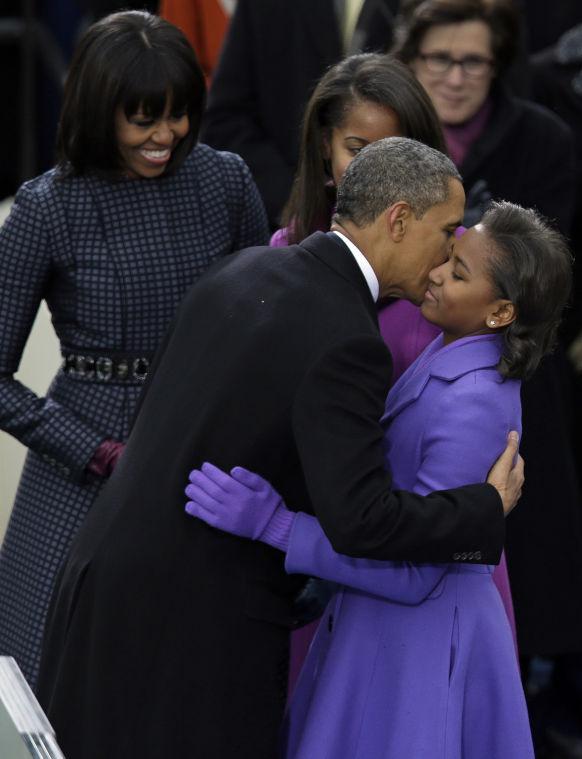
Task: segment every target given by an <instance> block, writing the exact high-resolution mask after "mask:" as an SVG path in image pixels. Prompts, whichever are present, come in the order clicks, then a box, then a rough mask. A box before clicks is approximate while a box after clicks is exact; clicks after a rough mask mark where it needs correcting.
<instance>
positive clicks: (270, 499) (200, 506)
mask: <svg viewBox="0 0 582 759" xmlns="http://www.w3.org/2000/svg"><path fill="white" fill-rule="evenodd" d="M189 480H190V484H189V485H188V486H187V487H186V490H185V493H186V495H187V496H188V498H189V499H190V500H189V501H188V503H187V504H186V512H187V513H188V514H190V515H191V516H193V517H198V519H202V520H203V521H204V522H206V524H209V525H211V526H212V527H216V528H217V529H219V530H223V531H224V532H230V533H231V534H233V535H239V536H240V537H243V538H251V539H253V540H258V539H259V540H260V539H262V538H264V532H265V529H266V528H267V526H268V525H269V524H270V523H271V520H272V518H273V516H274V514H275V512H277V511H279V513H280V512H281V511H282V512H287V514H288V515H289V517H291V516H292V515H291V513H290V512H288V511H287V508H286V506H285V504H284V503H283V499H282V498H281V496H280V495H279V493H277V491H276V490H275V489H274V488H273V487H272V486H271V485H270V484H269V483H268V482H267V481H266V480H264V479H263V478H262V477H260V476H259V475H258V474H254V473H253V472H249V471H248V470H247V469H243V468H242V467H240V466H238V467H235V468H234V469H232V470H231V473H230V474H227V473H226V472H223V471H222V470H221V469H219V468H218V467H216V466H214V465H213V464H209V463H205V464H203V465H202V467H201V469H194V470H193V471H192V472H190V475H189ZM282 516H283V515H282ZM265 542H269V543H270V542H271V541H269V540H265ZM271 545H272V543H271ZM277 547H281V546H279V545H277Z"/></svg>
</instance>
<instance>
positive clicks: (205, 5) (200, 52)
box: [159, 0, 236, 86]
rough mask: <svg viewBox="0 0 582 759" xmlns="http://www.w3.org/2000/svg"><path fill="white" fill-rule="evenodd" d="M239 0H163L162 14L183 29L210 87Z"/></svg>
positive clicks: (161, 4)
mask: <svg viewBox="0 0 582 759" xmlns="http://www.w3.org/2000/svg"><path fill="white" fill-rule="evenodd" d="M235 5H236V0H160V7H159V13H160V16H163V18H165V19H167V20H168V21H170V23H172V24H175V25H176V26H177V27H178V28H179V29H181V30H182V31H183V32H184V34H185V35H186V37H187V38H188V40H189V42H190V44H191V45H192V47H193V48H194V51H195V53H196V57H197V58H198V62H199V63H200V66H201V67H202V71H203V72H204V76H205V78H206V85H207V86H210V82H211V79H212V74H213V72H214V69H215V68H216V64H217V63H218V56H219V55H220V50H221V48H222V42H223V38H224V35H225V34H226V30H227V29H228V24H229V22H230V17H231V16H232V14H233V11H234V7H235Z"/></svg>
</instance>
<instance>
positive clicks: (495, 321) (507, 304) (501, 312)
mask: <svg viewBox="0 0 582 759" xmlns="http://www.w3.org/2000/svg"><path fill="white" fill-rule="evenodd" d="M516 317H517V311H516V309H515V305H514V304H513V303H512V302H511V301H510V300H496V301H495V303H494V304H493V306H492V308H491V309H490V310H489V312H488V314H487V316H486V317H485V324H486V326H487V327H489V329H501V328H502V327H507V325H508V324H511V322H513V321H515V319H516Z"/></svg>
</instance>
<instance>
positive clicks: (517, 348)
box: [481, 202, 573, 378]
mask: <svg viewBox="0 0 582 759" xmlns="http://www.w3.org/2000/svg"><path fill="white" fill-rule="evenodd" d="M481 224H482V225H483V226H484V227H485V231H486V233H487V236H488V238H489V239H490V240H491V242H492V243H493V254H492V256H491V259H490V263H489V271H490V274H491V277H492V280H493V283H494V288H495V291H496V293H495V297H497V298H506V299H507V300H510V301H511V302H512V303H513V304H514V306H515V310H516V318H515V321H514V322H512V323H511V324H510V325H509V326H508V327H506V328H505V330H504V349H503V355H502V357H501V361H500V362H499V366H498V369H499V372H500V373H501V375H502V376H503V377H519V378H527V377H529V376H531V374H532V373H533V371H534V370H535V369H536V367H537V365H538V364H539V362H540V361H541V359H542V357H543V356H544V354H546V353H548V352H550V350H551V349H552V347H553V345H554V342H555V340H556V333H557V330H558V326H559V324H560V318H561V315H562V310H563V308H564V306H565V305H566V303H567V301H568V298H569V296H570V290H571V287H572V262H573V260H572V255H571V254H570V251H569V250H568V245H567V243H566V241H565V239H564V238H563V237H562V235H561V234H560V233H559V232H558V231H557V230H556V229H554V228H552V227H551V226H550V225H549V224H548V223H547V222H546V221H545V220H544V218H543V217H542V216H540V214H538V213H537V212H536V211H533V210H532V209H530V208H522V207H521V206H518V205H515V204H514V203H507V202H499V203H493V204H492V205H491V207H490V209H489V210H488V211H486V212H485V214H484V216H483V218H482V219H481Z"/></svg>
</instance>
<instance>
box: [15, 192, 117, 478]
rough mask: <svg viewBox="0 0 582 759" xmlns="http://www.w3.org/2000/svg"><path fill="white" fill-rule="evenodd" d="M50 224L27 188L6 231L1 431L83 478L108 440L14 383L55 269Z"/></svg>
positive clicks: (20, 194)
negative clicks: (98, 448) (95, 453)
mask: <svg viewBox="0 0 582 759" xmlns="http://www.w3.org/2000/svg"><path fill="white" fill-rule="evenodd" d="M49 230H50V223H49V219H48V218H47V214H46V213H45V212H44V210H43V206H42V201H41V199H40V198H39V197H38V193H36V192H34V190H33V189H31V188H29V187H27V186H26V185H24V186H23V187H22V188H21V189H20V190H19V192H18V194H17V195H16V198H15V202H14V206H13V207H12V209H11V212H10V215H9V216H8V218H7V219H6V221H5V223H4V225H3V226H2V229H0V324H1V325H2V332H3V335H2V340H1V341H0V427H1V428H2V429H3V430H4V431H5V432H8V433H10V434H11V435H13V436H14V437H15V438H17V439H18V440H20V442H21V443H23V444H24V445H26V446H27V447H28V448H30V449H31V450H32V451H34V452H35V453H38V454H39V455H41V456H42V457H43V458H44V459H45V461H47V462H48V463H50V464H52V465H53V466H55V467H56V468H57V469H58V470H59V471H60V472H61V473H62V475H63V476H64V477H71V478H72V479H82V477H83V476H84V470H85V467H86V465H87V463H88V461H89V460H90V459H91V457H92V455H93V453H94V451H95V449H96V448H97V447H98V445H99V444H100V443H101V442H102V441H103V439H104V436H103V435H102V434H100V433H98V432H96V431H95V430H93V429H92V428H91V427H89V426H88V425H87V424H86V423H85V422H84V421H83V420H82V419H80V418H79V417H77V416H76V415H75V414H73V413H72V412H71V411H69V410H68V409H67V408H66V407H64V406H63V405H62V404H60V403H58V402H57V401H55V400H54V399H51V398H39V397H38V396H37V395H35V394H34V393H33V392H32V391H31V390H29V389H28V388H27V387H25V386H24V385H23V384H22V383H21V382H19V381H17V380H16V379H14V376H13V375H14V373H15V372H16V371H17V370H18V366H19V364H20V360H21V357H22V352H23V350H24V346H25V344H26V341H27V339H28V336H29V334H30V330H31V328H32V325H33V322H34V319H35V316H36V313H37V311H38V308H39V305H40V302H41V300H42V299H43V297H44V293H45V291H46V288H47V287H48V285H49V282H50V278H51V277H52V276H53V275H54V274H55V272H54V270H53V267H52V260H53V259H52V251H51V246H52V245H53V243H52V242H51V239H50V232H49Z"/></svg>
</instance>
